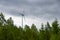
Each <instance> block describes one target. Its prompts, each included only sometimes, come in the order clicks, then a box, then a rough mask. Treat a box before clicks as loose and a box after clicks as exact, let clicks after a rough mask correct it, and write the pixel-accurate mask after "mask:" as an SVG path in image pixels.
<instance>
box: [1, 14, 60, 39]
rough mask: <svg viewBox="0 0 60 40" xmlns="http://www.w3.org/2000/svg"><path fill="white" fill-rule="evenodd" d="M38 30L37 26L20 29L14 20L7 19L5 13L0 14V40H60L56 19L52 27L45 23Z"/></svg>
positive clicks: (59, 29)
mask: <svg viewBox="0 0 60 40" xmlns="http://www.w3.org/2000/svg"><path fill="white" fill-rule="evenodd" d="M40 27H41V28H40V29H39V30H38V28H36V25H35V24H32V25H31V28H30V26H29V25H27V24H26V25H25V26H24V28H22V27H21V26H19V28H18V27H17V26H16V25H14V21H13V19H12V18H11V17H10V18H9V19H7V20H6V19H5V16H4V15H3V13H0V40H60V26H59V23H58V20H57V19H55V20H54V21H53V22H52V24H51V25H50V23H49V22H47V23H46V25H44V24H43V23H42V24H41V26H40Z"/></svg>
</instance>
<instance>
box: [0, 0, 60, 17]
mask: <svg viewBox="0 0 60 40" xmlns="http://www.w3.org/2000/svg"><path fill="white" fill-rule="evenodd" d="M59 2H60V0H0V4H1V5H3V6H5V7H0V9H1V8H2V9H3V10H7V12H8V13H9V14H11V15H15V16H19V14H20V12H18V10H15V9H16V8H13V9H10V8H8V7H9V6H11V7H17V8H22V9H23V10H24V11H25V13H24V14H25V15H26V16H30V15H31V16H36V17H43V16H44V15H45V14H49V15H51V16H56V17H58V16H59V15H60V9H59V8H60V5H59V4H60V3H59ZM6 7H7V8H6ZM2 9H1V10H2ZM19 10H20V9H19ZM51 16H49V17H51ZM49 17H46V18H49Z"/></svg>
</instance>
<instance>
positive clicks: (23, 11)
mask: <svg viewBox="0 0 60 40" xmlns="http://www.w3.org/2000/svg"><path fill="white" fill-rule="evenodd" d="M23 13H24V11H23ZM23 13H21V14H20V15H21V16H22V28H23V24H24V21H23V18H24V14H23Z"/></svg>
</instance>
